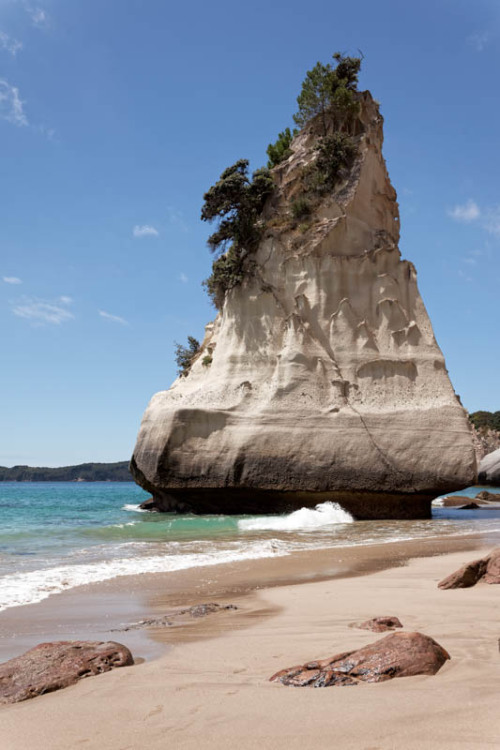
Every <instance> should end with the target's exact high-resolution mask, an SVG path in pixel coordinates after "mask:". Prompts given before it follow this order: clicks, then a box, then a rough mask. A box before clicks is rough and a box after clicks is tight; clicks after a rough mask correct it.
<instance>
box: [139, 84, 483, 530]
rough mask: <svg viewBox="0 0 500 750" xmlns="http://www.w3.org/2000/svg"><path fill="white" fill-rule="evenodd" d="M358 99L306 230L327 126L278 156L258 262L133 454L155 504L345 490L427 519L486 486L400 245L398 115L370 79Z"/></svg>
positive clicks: (222, 507)
mask: <svg viewBox="0 0 500 750" xmlns="http://www.w3.org/2000/svg"><path fill="white" fill-rule="evenodd" d="M357 97H358V99H359V102H360V104H361V107H360V113H359V121H358V122H357V124H356V125H357V126H356V128H355V132H356V133H357V136H356V141H357V148H358V156H357V158H356V160H355V163H354V165H353V167H352V169H351V170H350V171H349V172H348V173H346V174H345V175H344V177H343V179H342V180H341V182H339V184H338V185H337V186H336V187H335V188H334V190H333V191H332V192H331V193H329V194H326V195H324V196H321V197H320V198H318V203H317V204H316V205H314V206H313V210H312V213H311V215H310V216H309V218H308V221H307V223H306V224H305V225H301V226H297V225H296V224H295V223H294V222H293V221H292V220H291V218H290V206H291V202H292V201H293V200H295V199H296V198H297V197H299V196H300V195H301V191H302V192H303V174H304V167H306V166H307V165H308V164H310V163H311V160H312V159H314V155H315V146H317V144H318V135H319V132H318V122H316V121H315V120H312V121H311V122H310V123H308V124H307V125H306V127H305V128H304V129H303V130H302V131H301V132H300V133H299V134H298V135H297V137H296V138H295V139H294V141H293V143H292V145H291V151H292V154H291V156H290V158H289V159H287V160H286V161H284V162H283V163H281V164H279V165H278V166H277V167H275V168H274V170H273V176H274V179H275V184H276V188H275V191H274V193H273V195H271V196H270V198H269V201H268V204H266V207H265V208H264V213H263V221H264V224H265V226H264V233H263V239H262V241H261V243H260V245H259V247H258V249H257V250H256V252H255V254H254V256H253V260H254V261H255V264H256V265H255V268H256V271H255V273H254V274H253V275H252V276H249V277H248V278H247V279H245V280H244V282H243V283H242V284H241V285H240V286H237V287H234V288H233V289H231V290H230V291H229V292H228V293H227V294H226V297H225V300H224V305H223V308H222V310H221V312H220V313H219V314H218V315H217V317H216V319H215V321H214V322H213V323H211V324H209V325H208V326H207V328H206V335H205V338H204V341H203V345H202V350H201V352H200V354H199V356H197V358H196V360H195V361H194V363H193V365H192V367H191V369H190V372H189V374H188V375H187V376H186V377H180V378H178V379H177V380H176V381H175V382H174V383H173V385H172V386H171V387H170V388H169V389H168V390H166V391H162V392H160V393H157V394H155V395H154V396H153V398H152V399H151V402H150V404H149V406H148V407H147V409H146V412H145V414H144V417H143V420H142V424H141V428H140V431H139V435H138V438H137V443H136V446H135V450H134V455H133V458H132V461H131V472H132V474H133V476H134V478H135V480H136V482H137V483H138V484H140V485H141V486H142V487H143V488H144V489H146V490H147V491H149V492H151V494H152V495H153V503H152V504H150V507H154V508H156V509H157V510H162V511H174V512H189V511H192V512H200V513H271V512H287V511H290V510H293V509H295V508H300V507H302V506H304V505H305V506H309V507H311V506H315V505H316V504H317V503H319V502H324V501H333V502H338V503H340V505H341V506H342V507H344V508H345V509H346V510H348V511H349V512H350V513H352V515H354V516H355V517H356V518H422V517H429V516H430V503H431V500H432V499H433V498H435V497H437V496H438V495H442V494H445V493H447V492H451V491H453V490H457V489H460V488H462V487H467V486H469V485H471V484H473V483H474V480H475V473H476V457H475V452H474V447H473V442H472V433H471V427H470V425H469V422H468V419H467V415H466V413H465V411H464V409H463V408H462V406H461V404H460V403H459V401H458V399H457V397H456V395H455V393H454V390H453V387H452V385H451V383H450V380H449V377H448V374H447V370H446V365H445V361H444V357H443V354H442V352H441V350H440V349H439V346H438V344H437V343H436V340H435V337H434V333H433V330H432V325H431V322H430V320H429V318H428V315H427V312H426V310H425V307H424V304H423V302H422V299H421V297H420V294H419V291H418V287H417V275H416V270H415V268H414V266H413V265H412V264H411V263H410V262H408V261H406V260H402V259H401V256H400V252H399V249H398V242H399V212H398V204H397V201H396V192H395V190H394V188H393V187H392V185H391V183H390V180H389V176H388V174H387V170H386V165H385V161H384V158H383V156H382V142H383V130H382V125H383V119H382V117H381V115H380V112H379V109H378V105H377V104H376V103H375V101H374V100H373V99H372V97H371V94H370V93H369V92H363V93H359V94H357ZM333 126H334V125H333V118H332V122H331V123H330V125H329V127H330V129H332V128H333ZM200 192H201V190H200ZM207 351H210V353H211V357H212V362H211V364H210V366H209V367H207V366H204V365H203V359H204V354H206V352H207Z"/></svg>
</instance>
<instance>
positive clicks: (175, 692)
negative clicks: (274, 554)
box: [0, 537, 500, 750]
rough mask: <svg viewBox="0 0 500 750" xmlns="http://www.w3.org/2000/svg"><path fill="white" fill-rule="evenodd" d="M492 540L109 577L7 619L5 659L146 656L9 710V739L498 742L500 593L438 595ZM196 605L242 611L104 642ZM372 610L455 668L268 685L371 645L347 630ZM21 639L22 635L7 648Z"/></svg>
mask: <svg viewBox="0 0 500 750" xmlns="http://www.w3.org/2000/svg"><path fill="white" fill-rule="evenodd" d="M495 542H496V544H498V540H494V539H485V538H484V537H482V538H474V537H458V538H453V539H446V540H441V541H440V540H438V539H426V540H425V541H424V542H422V541H420V542H418V543H401V542H398V543H394V544H384V545H377V546H375V545H374V546H372V547H359V548H344V549H333V550H328V551H316V552H314V553H311V552H307V553H299V554H295V555H293V556H290V557H283V558H273V559H265V560H257V561H248V562H245V563H237V564H231V565H221V566H216V567H212V568H205V569H202V568H200V569H196V570H193V569H191V570H186V571H179V572H178V573H175V574H172V573H170V574H155V575H149V576H140V577H139V576H137V577H127V578H126V579H125V578H123V579H116V580H114V581H109V582H107V583H106V584H98V585H93V586H86V587H80V588H79V589H74V590H72V591H70V592H66V593H64V594H60V595H57V596H53V597H51V598H49V599H48V600H46V601H44V602H41V603H39V604H37V605H30V606H29V607H19V608H15V609H12V610H7V611H6V612H4V613H2V614H1V615H0V634H1V635H2V636H3V643H4V646H3V648H4V652H3V653H2V654H1V658H2V660H5V659H6V658H9V657H10V656H11V655H14V653H15V654H18V653H20V652H22V651H23V650H24V648H25V646H26V647H29V646H30V645H33V643H30V639H33V638H34V642H36V643H38V642H40V641H41V640H46V639H47V638H45V636H44V634H49V633H50V632H53V633H54V637H57V638H58V639H63V638H67V637H68V638H94V637H98V636H97V634H98V633H99V634H101V635H99V637H104V638H106V639H110V638H112V639H113V640H117V641H120V642H122V643H125V644H126V645H129V646H130V647H131V649H132V650H133V653H134V655H135V656H137V657H139V658H141V657H142V658H146V661H145V662H144V663H141V664H139V665H136V666H134V667H129V668H124V669H119V670H116V671H114V672H111V673H108V674H105V675H101V676H99V677H95V678H91V679H88V680H83V681H82V682H80V683H79V684H78V685H75V686H74V687H71V688H68V689H66V690H63V691H59V692H58V693H53V694H50V695H45V696H41V697H40V698H37V699H34V700H32V701H28V702H26V703H22V704H18V705H15V706H6V707H3V708H1V709H0V745H1V747H2V748H3V747H5V748H6V749H8V750H21V748H22V750H25V748H29V747H44V748H47V750H63V749H64V750H67V749H68V748H73V747H78V746H80V745H81V746H82V747H86V748H92V749H93V748H96V749H97V748H102V749H104V750H108V749H109V750H126V749H133V750H136V749H137V750H142V748H148V750H156V748H164V747H166V746H173V747H175V748H195V747H196V748H197V750H198V748H200V747H203V748H208V749H209V750H210V749H211V748H216V747H217V748H226V747H227V748H229V747H233V746H238V747H241V748H254V747H255V748H257V747H259V748H262V747H264V748H299V747H300V748H304V747H330V746H333V745H334V746H335V747H339V748H351V747H352V748H354V747H356V748H358V749H359V748H361V749H362V750H376V749H378V748H383V749H384V750H386V748H387V749H388V748H397V749H398V750H399V749H400V748H403V747H404V748H405V749H409V750H411V748H419V749H420V748H461V749H462V750H463V748H483V747H484V748H486V747H488V748H491V747H497V746H499V745H500V712H499V711H498V680H499V678H500V657H499V654H498V637H499V635H500V632H499V629H498V627H499V626H498V622H499V621H500V617H499V615H500V587H497V586H487V585H486V584H480V585H478V586H476V587H475V588H474V589H465V590H457V591H440V590H438V589H437V586H436V584H437V582H438V581H439V580H440V579H441V578H443V577H444V576H445V575H447V574H448V573H450V572H451V571H453V570H454V569H456V568H457V567H459V565H460V564H462V563H463V562H467V561H469V560H470V559H474V558H475V557H477V556H478V555H479V554H481V553H482V551H483V549H484V551H485V552H487V551H489V549H490V548H491V546H494V543H495ZM202 601H218V602H220V603H232V604H236V605H237V606H238V610H236V611H227V612H221V613H215V614H212V615H209V616H207V617H206V618H202V619H199V620H193V621H192V622H190V621H189V620H186V621H183V624H182V625H179V626H173V627H166V628H161V629H153V630H150V631H144V630H129V631H124V632H110V630H112V629H113V628H115V627H120V626H123V625H124V624H126V623H130V622H137V620H139V619H142V618H143V617H151V616H159V615H163V614H164V613H165V612H171V611H172V610H174V609H175V608H176V607H180V606H186V605H191V604H196V603H199V602H202ZM83 614H84V615H85V616H84V617H82V615H83ZM378 615H396V616H398V617H399V618H400V619H401V621H402V622H403V625H404V626H405V629H406V630H418V631H420V632H423V633H426V634H427V635H430V636H432V637H433V638H435V639H436V640H437V641H438V642H439V643H440V644H441V645H442V646H443V647H444V648H446V649H447V650H448V651H449V653H450V654H451V656H452V660H451V661H450V662H447V664H446V665H445V666H444V667H443V668H442V669H441V671H440V672H439V673H438V674H437V675H436V676H434V677H417V678H406V679H399V680H393V681H391V682H388V683H384V684H379V685H360V686H357V687H355V688H354V687H353V688H348V687H346V688H335V687H332V688H327V689H324V690H310V689H302V690H298V689H293V688H285V687H283V686H281V685H275V684H271V683H269V682H268V679H269V677H270V676H271V675H272V674H273V673H274V672H275V671H277V670H278V669H280V668H283V667H287V666H291V665H293V664H298V663H302V662H305V661H308V660H311V659H313V658H320V657H325V656H329V655H333V654H334V653H338V652H341V651H345V650H348V649H351V648H354V647H360V646H362V645H365V644H367V643H370V642H373V641H375V640H377V639H378V638H379V637H381V636H379V635H377V634H373V633H369V632H366V631H360V630H356V629H353V628H351V627H349V625H350V623H352V622H355V621H360V620H365V619H368V618H369V617H373V616H378ZM35 625H36V628H38V629H36V628H35ZM34 628H35V630H36V632H33V631H34ZM13 631H15V632H17V633H18V635H17V638H15V639H14V638H10V639H9V638H8V637H7V636H8V633H9V632H11V633H12V632H13ZM5 644H7V645H5ZM21 644H22V647H21ZM9 652H10V653H9Z"/></svg>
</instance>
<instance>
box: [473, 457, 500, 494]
mask: <svg viewBox="0 0 500 750" xmlns="http://www.w3.org/2000/svg"><path fill="white" fill-rule="evenodd" d="M478 481H479V484H490V485H493V486H495V485H496V486H500V448H498V449H497V450H496V451H493V452H492V453H489V454H488V455H487V456H485V457H484V458H483V460H482V461H481V463H480V464H479V469H478Z"/></svg>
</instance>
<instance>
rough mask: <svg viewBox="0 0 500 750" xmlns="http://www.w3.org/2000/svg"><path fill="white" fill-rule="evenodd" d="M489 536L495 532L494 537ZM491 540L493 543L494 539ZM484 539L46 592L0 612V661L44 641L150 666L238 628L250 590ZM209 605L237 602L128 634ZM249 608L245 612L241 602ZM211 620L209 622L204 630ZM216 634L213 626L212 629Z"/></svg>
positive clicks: (393, 562)
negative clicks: (114, 649)
mask: <svg viewBox="0 0 500 750" xmlns="http://www.w3.org/2000/svg"><path fill="white" fill-rule="evenodd" d="M494 536H497V535H494ZM496 543H497V544H498V543H500V536H499V538H498V539H497V541H496ZM494 545H495V539H494V538H492V539H491V540H490V541H488V539H487V538H486V539H485V535H484V534H469V535H465V534H464V535H457V536H449V537H439V536H435V537H427V538H425V539H419V540H403V541H401V540H400V541H396V542H384V543H380V542H377V543H373V544H366V545H357V546H345V547H331V548H326V549H314V550H305V551H296V552H293V553H291V554H289V555H286V556H277V557H265V558H259V559H247V560H242V561H237V562H231V563H220V564H218V565H211V566H200V567H196V568H186V569H183V570H178V571H170V572H160V573H140V574H137V575H126V576H118V577H116V578H111V579H107V580H105V581H100V582H96V583H90V584H84V585H80V586H76V587H73V588H71V589H69V590H67V591H63V592H59V593H54V594H52V595H50V596H49V597H47V598H46V599H43V600H42V601H39V602H34V603H32V604H27V605H21V606H16V607H11V608H9V609H6V610H4V611H3V612H0V662H4V661H7V660H8V659H11V658H13V657H14V656H18V655H20V654H21V653H24V651H26V650H28V649H29V648H32V647H33V646H35V645H37V644H38V643H40V642H45V641H50V640H80V639H81V640H117V641H120V642H123V643H124V645H126V646H127V647H128V648H129V649H130V650H131V651H132V653H133V654H134V656H135V657H136V658H138V659H140V660H146V661H151V660H154V659H157V658H159V657H161V656H162V654H164V653H165V651H166V650H168V648H169V647H170V646H171V645H172V644H173V643H179V642H182V641H183V639H184V638H186V639H194V638H197V637H199V638H204V637H206V635H207V633H208V634H211V633H212V630H213V623H215V621H217V622H221V623H224V625H225V627H228V628H231V627H233V626H234V627H240V625H241V624H242V623H243V621H244V619H245V616H244V613H245V612H246V611H247V609H251V610H252V612H253V614H252V617H255V616H256V613H257V612H258V611H260V610H259V607H258V604H257V602H256V599H257V597H256V593H257V592H259V591H262V590H266V589H271V588H276V587H280V586H300V585H301V584H305V583H313V582H320V581H328V580H337V579H344V578H350V577H357V576H366V575H370V574H372V573H375V572H378V571H382V570H386V569H390V568H393V567H399V566H405V565H407V564H408V563H409V561H410V560H412V559H418V558H421V557H429V556H440V555H445V554H448V553H450V552H462V551H463V552H470V553H471V554H473V552H474V551H475V550H478V549H480V548H486V547H488V546H494ZM208 601H213V602H216V603H221V604H237V605H238V603H240V604H239V609H240V611H239V612H238V613H234V612H231V613H218V614H216V615H215V616H208V617H206V618H203V619H202V620H196V621H195V622H189V621H187V622H186V621H185V620H183V621H182V625H177V624H176V625H174V626H173V627H167V628H165V627H160V628H155V627H151V628H144V629H129V630H124V628H125V627H127V626H130V625H131V624H134V623H137V622H139V621H140V620H143V619H147V618H156V617H161V616H164V615H166V614H167V613H170V612H172V611H174V610H176V609H179V608H183V607H189V606H192V605H196V604H201V603H205V602H208ZM250 601H252V604H251V605H250V604H249V606H248V607H247V604H246V602H248V603H250ZM262 614H263V616H264V613H262ZM210 623H212V625H210ZM215 630H216V632H218V631H217V628H215Z"/></svg>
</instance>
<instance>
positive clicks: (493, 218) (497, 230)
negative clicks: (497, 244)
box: [483, 206, 500, 237]
mask: <svg viewBox="0 0 500 750" xmlns="http://www.w3.org/2000/svg"><path fill="white" fill-rule="evenodd" d="M483 227H484V229H486V231H487V232H489V233H490V234H494V235H495V237H500V206H494V207H493V208H488V209H487V210H486V212H485V217H484V223H483Z"/></svg>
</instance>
